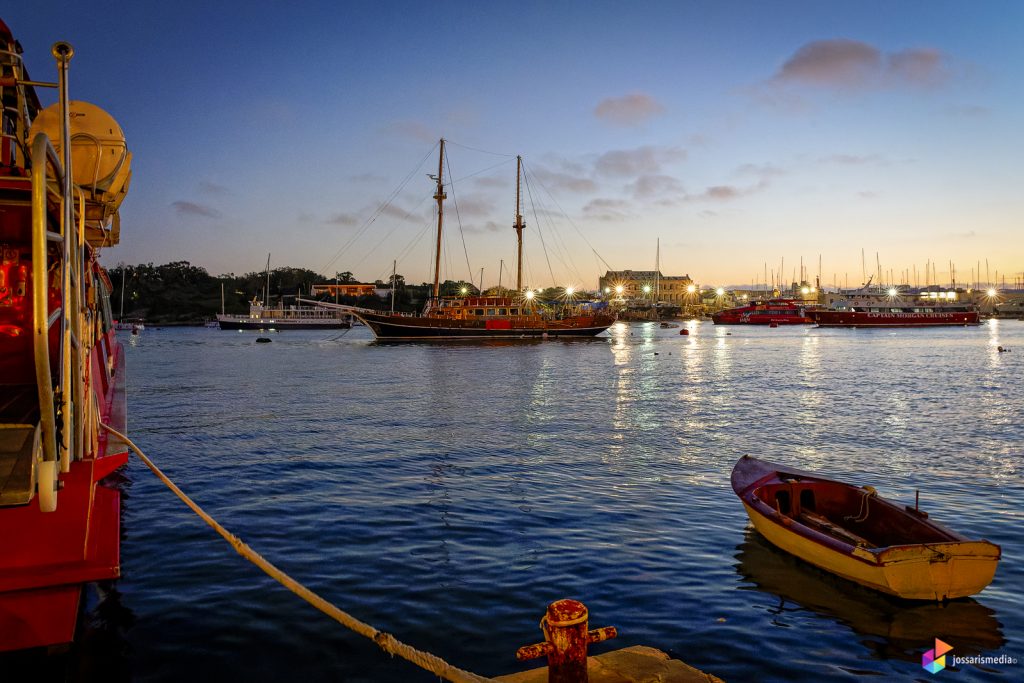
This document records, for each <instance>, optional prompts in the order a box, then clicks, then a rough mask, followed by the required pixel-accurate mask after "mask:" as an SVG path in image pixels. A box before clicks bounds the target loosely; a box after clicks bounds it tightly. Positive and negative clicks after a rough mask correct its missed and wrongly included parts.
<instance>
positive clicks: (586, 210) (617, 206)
mask: <svg viewBox="0 0 1024 683" xmlns="http://www.w3.org/2000/svg"><path fill="white" fill-rule="evenodd" d="M583 215H584V216H585V217H586V218H587V219H589V220H597V221H621V220H625V219H626V218H629V202H626V201H624V200H622V199H594V200H592V201H590V202H588V203H587V205H586V206H584V207H583Z"/></svg>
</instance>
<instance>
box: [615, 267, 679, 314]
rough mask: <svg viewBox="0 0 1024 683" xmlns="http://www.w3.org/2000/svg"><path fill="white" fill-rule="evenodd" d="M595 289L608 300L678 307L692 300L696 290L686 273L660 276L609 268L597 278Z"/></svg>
mask: <svg viewBox="0 0 1024 683" xmlns="http://www.w3.org/2000/svg"><path fill="white" fill-rule="evenodd" d="M598 288H599V289H600V291H601V293H602V294H603V295H604V296H605V297H606V298H609V299H612V300H619V299H621V300H623V301H624V302H635V303H639V302H647V303H649V304H655V303H658V304H667V305H669V306H678V307H680V308H682V307H684V306H686V305H687V304H688V303H689V304H692V303H695V302H696V296H695V294H696V292H697V286H696V285H695V284H694V282H693V280H692V279H691V278H690V276H689V275H662V274H661V271H658V270H609V271H607V272H606V273H605V274H604V275H603V276H602V277H601V278H599V279H598Z"/></svg>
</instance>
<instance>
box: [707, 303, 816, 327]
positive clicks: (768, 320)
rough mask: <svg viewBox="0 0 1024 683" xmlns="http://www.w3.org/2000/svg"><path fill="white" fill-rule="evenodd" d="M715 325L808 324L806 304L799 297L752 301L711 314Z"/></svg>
mask: <svg viewBox="0 0 1024 683" xmlns="http://www.w3.org/2000/svg"><path fill="white" fill-rule="evenodd" d="M711 320H713V321H714V323H715V324H716V325H769V326H771V327H775V326H778V325H808V324H810V323H811V322H812V321H811V318H810V317H809V316H808V315H807V304H806V303H805V302H803V301H800V300H799V299H769V300H768V301H752V302H750V303H749V304H744V305H743V306H737V307H736V308H730V309H728V310H725V311H719V312H718V313H714V314H712V315H711Z"/></svg>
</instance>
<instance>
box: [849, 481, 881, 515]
mask: <svg viewBox="0 0 1024 683" xmlns="http://www.w3.org/2000/svg"><path fill="white" fill-rule="evenodd" d="M877 495H878V491H876V490H875V487H874V486H865V487H864V489H863V491H862V492H861V499H860V509H859V510H858V511H857V514H856V515H846V516H845V517H843V519H845V520H846V521H848V522H866V521H867V519H868V501H869V500H870V499H871V498H872V497H874V496H877Z"/></svg>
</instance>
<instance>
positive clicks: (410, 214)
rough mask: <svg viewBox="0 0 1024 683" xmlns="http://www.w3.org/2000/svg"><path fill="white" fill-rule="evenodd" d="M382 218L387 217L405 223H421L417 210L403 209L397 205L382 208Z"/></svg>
mask: <svg viewBox="0 0 1024 683" xmlns="http://www.w3.org/2000/svg"><path fill="white" fill-rule="evenodd" d="M380 215H381V216H387V217H388V218H397V219H399V220H403V221H419V219H420V216H419V214H417V213H416V210H415V209H412V210H409V209H403V208H402V207H400V206H397V205H395V204H388V205H387V206H384V207H381V209H380Z"/></svg>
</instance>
